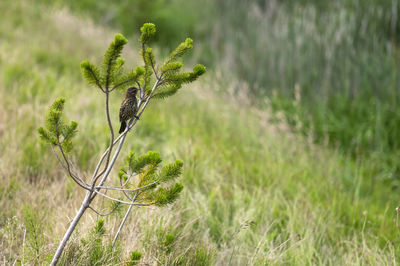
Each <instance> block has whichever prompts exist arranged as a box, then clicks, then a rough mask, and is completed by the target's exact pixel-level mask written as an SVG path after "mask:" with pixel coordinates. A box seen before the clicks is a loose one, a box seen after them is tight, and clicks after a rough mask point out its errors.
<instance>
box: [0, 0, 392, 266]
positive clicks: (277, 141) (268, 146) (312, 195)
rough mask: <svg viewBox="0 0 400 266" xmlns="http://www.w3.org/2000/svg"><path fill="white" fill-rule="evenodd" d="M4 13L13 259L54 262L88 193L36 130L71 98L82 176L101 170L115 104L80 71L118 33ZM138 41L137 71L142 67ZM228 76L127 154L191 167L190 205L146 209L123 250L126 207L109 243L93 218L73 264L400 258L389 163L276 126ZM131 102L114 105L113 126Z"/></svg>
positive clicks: (8, 237)
mask: <svg viewBox="0 0 400 266" xmlns="http://www.w3.org/2000/svg"><path fill="white" fill-rule="evenodd" d="M0 9H2V10H5V9H7V10H8V12H7V13H5V14H3V18H2V20H1V21H0V37H1V38H0V39H2V40H7V41H3V42H1V43H0V54H1V59H0V73H1V74H0V180H1V182H0V210H1V215H0V257H1V258H2V260H3V261H5V262H6V263H10V264H11V263H14V262H15V261H17V262H22V263H24V264H28V263H31V264H33V263H38V264H44V263H46V262H47V263H48V262H49V259H50V258H51V256H52V254H53V252H54V251H55V248H56V245H57V244H58V241H59V240H60V238H61V237H62V235H63V234H64V232H65V229H66V226H67V224H68V223H69V221H70V219H71V217H73V215H74V214H75V211H76V209H77V208H78V206H79V203H80V201H81V199H82V198H83V192H82V191H81V190H80V189H79V188H78V187H77V186H73V188H72V189H71V184H70V182H69V181H68V179H67V177H66V174H65V173H63V172H62V171H61V170H60V168H59V167H58V164H57V161H56V159H55V158H54V157H53V155H52V153H51V150H50V148H49V147H47V146H46V145H43V144H41V142H40V141H39V136H38V134H37V133H36V129H37V127H38V125H41V124H43V121H44V114H45V112H46V110H47V108H48V106H49V105H50V103H52V102H53V100H54V99H56V98H58V97H59V96H65V97H66V99H67V102H66V107H65V112H66V114H67V115H68V117H69V118H70V119H73V120H76V121H77V122H78V123H79V133H78V139H77V143H79V145H76V150H75V153H74V158H76V161H77V162H78V164H79V166H80V167H81V168H82V169H83V170H82V174H87V173H89V172H90V170H92V169H93V168H94V167H95V164H96V161H97V159H98V157H99V155H100V154H101V150H102V149H104V147H106V144H107V125H106V122H105V115H104V110H103V108H102V106H103V102H104V100H103V99H102V97H101V94H100V93H99V92H98V91H96V90H95V89H93V88H90V87H88V86H86V85H85V83H84V82H83V80H82V78H81V77H80V73H79V63H80V62H81V61H82V60H84V59H90V60H91V61H96V62H99V61H100V60H101V57H100V56H101V55H102V52H103V51H104V48H105V47H106V46H107V44H108V43H109V41H110V40H111V39H112V36H113V33H114V30H110V29H106V28H102V27H98V26H96V25H93V24H92V23H90V22H87V21H84V20H82V19H78V18H76V17H74V16H73V15H71V14H70V13H68V12H66V11H62V12H61V11H58V10H57V9H55V10H49V9H47V8H45V7H43V6H41V5H38V4H35V5H34V4H32V3H31V2H30V1H23V0H19V1H11V0H5V1H2V2H1V3H0ZM32 18H35V19H32ZM136 39H137V37H136V38H130V39H129V40H130V45H131V46H130V48H129V49H127V51H126V53H125V56H126V57H127V59H128V60H127V62H128V65H135V64H136V63H137V62H138V60H137V51H138V47H136V46H135V40H136ZM217 76H218V75H215V76H214V75H213V74H210V73H209V74H208V77H206V78H204V79H202V80H201V82H199V83H198V84H197V85H194V86H190V87H187V88H184V89H183V90H182V91H180V92H179V93H178V95H177V96H175V97H172V98H169V99H168V100H165V101H154V102H152V103H151V105H150V108H149V109H148V110H146V112H145V114H144V116H143V117H142V119H141V121H140V122H139V123H138V126H137V128H136V129H135V131H134V134H132V135H130V136H129V137H128V138H127V141H126V147H125V149H124V152H123V153H124V154H123V155H126V154H127V153H128V152H129V151H134V152H136V153H139V154H140V153H143V152H146V151H147V150H157V151H159V152H160V154H161V155H162V156H163V158H165V159H166V161H172V160H174V159H176V158H180V159H182V160H183V161H184V163H185V165H184V173H183V176H182V178H181V180H180V181H181V182H182V183H183V185H184V187H185V188H184V191H183V192H182V193H183V195H182V196H181V198H180V199H178V201H177V202H176V203H175V204H174V205H173V206H170V207H167V208H163V209H155V208H146V209H145V208H141V209H139V208H138V209H134V211H133V212H132V214H131V217H130V219H129V220H128V224H127V225H126V226H125V228H124V231H123V232H122V234H121V236H120V242H119V243H118V247H119V249H117V252H115V253H111V252H110V250H109V248H108V245H109V243H110V241H111V240H112V236H113V233H114V232H115V231H116V229H117V227H118V222H119V221H120V220H121V215H123V213H117V214H115V215H113V216H111V217H109V218H107V219H105V220H104V225H102V230H101V234H98V235H96V234H94V233H93V230H94V229H93V228H94V227H95V226H96V224H97V225H98V222H96V221H98V220H99V218H98V217H96V215H94V213H87V214H85V216H84V217H83V219H82V221H81V223H80V225H79V228H78V231H77V232H75V233H74V235H73V237H72V240H71V242H70V243H69V245H68V247H67V249H66V253H65V255H64V257H63V261H64V262H65V263H74V264H85V263H86V264H90V263H93V264H94V263H96V262H98V263H103V264H115V263H117V262H120V263H122V262H124V261H125V262H126V261H128V260H130V257H131V254H132V252H139V253H141V254H142V256H141V258H140V262H141V263H150V264H165V265H171V264H174V263H175V264H181V265H209V264H212V265H215V264H217V265H226V264H227V263H231V264H233V265H246V264H247V265H266V264H293V265H307V264H323V265H325V264H328V265H359V264H372V265H395V264H397V262H398V260H399V257H400V250H399V246H398V245H397V243H398V242H399V241H400V235H399V229H398V219H397V216H396V214H395V212H394V209H395V207H396V206H397V204H398V203H399V202H400V196H399V195H398V194H396V193H394V192H393V190H392V188H391V186H389V185H387V184H386V183H385V182H384V181H382V180H379V178H381V177H382V175H381V172H379V171H371V169H373V167H374V165H375V164H379V163H380V162H379V161H378V162H374V161H373V160H366V159H364V158H359V160H354V158H353V157H352V156H350V155H348V154H346V153H343V152H342V151H341V150H340V149H335V148H332V147H331V146H326V145H319V146H317V145H315V144H314V143H313V140H312V137H309V138H307V137H304V136H302V135H296V134H293V133H292V131H291V130H290V125H288V124H287V123H285V122H279V123H271V122H270V120H271V119H273V118H274V116H273V115H272V112H270V111H266V110H259V109H256V108H255V107H252V106H251V105H249V104H248V102H249V99H248V97H247V96H241V97H232V96H231V95H230V94H228V93H225V92H223V93H221V92H220V93H218V92H217V91H229V90H228V88H230V87H232V86H234V85H232V83H233V81H232V80H229V81H228V80H227V79H224V78H218V77H217ZM122 97H123V95H122V94H115V95H114V96H113V97H112V100H111V101H112V104H111V110H112V114H113V116H112V119H113V121H118V107H119V104H120V102H121V99H122ZM275 118H276V117H275ZM120 163H122V161H121V162H120ZM388 171H389V172H390V169H389V170H388ZM113 178H115V180H116V179H117V175H116V172H115V173H114V176H113ZM96 204H97V207H99V208H101V207H102V206H103V207H104V208H108V207H109V205H110V203H107V202H104V205H103V203H102V201H99V202H97V203H96ZM97 231H99V230H97ZM38 232H40V234H38ZM94 236H96V237H94Z"/></svg>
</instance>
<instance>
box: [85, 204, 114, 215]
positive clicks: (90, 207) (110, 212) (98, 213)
mask: <svg viewBox="0 0 400 266" xmlns="http://www.w3.org/2000/svg"><path fill="white" fill-rule="evenodd" d="M88 208H89V209H91V210H92V211H94V212H95V213H96V214H97V215H100V216H108V215H110V214H112V213H113V212H114V211H115V210H116V209H117V208H118V205H116V206H115V207H114V208H113V209H112V210H111V211H109V212H107V213H100V212H99V211H96V210H95V209H94V208H93V207H92V206H90V205H89V206H88Z"/></svg>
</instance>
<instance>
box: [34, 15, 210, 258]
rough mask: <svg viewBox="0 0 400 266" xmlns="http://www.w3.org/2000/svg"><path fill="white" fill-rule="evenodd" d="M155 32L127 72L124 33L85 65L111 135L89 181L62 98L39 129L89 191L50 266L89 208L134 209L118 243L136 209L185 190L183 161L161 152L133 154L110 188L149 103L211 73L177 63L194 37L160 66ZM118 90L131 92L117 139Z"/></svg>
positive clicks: (145, 35)
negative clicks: (113, 102)
mask: <svg viewBox="0 0 400 266" xmlns="http://www.w3.org/2000/svg"><path fill="white" fill-rule="evenodd" d="M155 33H156V27H155V25H154V24H152V23H145V24H144V25H143V27H142V28H141V36H140V38H139V42H140V45H141V49H140V55H141V58H142V60H143V65H142V66H138V67H137V68H136V69H134V70H130V71H125V70H124V65H125V60H124V59H123V58H122V57H121V52H122V50H123V48H124V46H125V45H126V44H127V40H126V39H125V37H124V36H122V35H121V34H117V35H115V37H114V40H113V42H111V44H110V46H109V47H108V49H107V50H106V52H105V55H104V58H103V62H102V64H101V65H100V66H96V65H94V64H92V63H90V62H89V61H83V62H82V63H81V70H82V75H83V77H84V79H85V80H86V81H87V82H88V84H89V85H92V86H93V87H95V88H97V89H98V90H99V91H100V92H101V93H103V94H104V97H105V111H106V123H107V125H108V131H109V135H110V137H109V145H108V148H107V149H106V150H105V151H104V153H103V154H102V156H101V157H100V159H99V162H98V164H97V166H96V168H95V169H94V171H93V173H92V175H91V177H90V178H89V177H84V176H82V175H81V173H83V172H84V171H79V170H78V169H76V166H75V165H76V164H74V163H73V161H72V159H71V156H70V154H71V152H72V150H73V144H74V143H73V138H74V136H75V135H76V134H77V128H78V123H77V122H75V121H71V122H67V120H66V119H65V116H64V114H63V113H64V104H65V99H64V98H59V99H57V100H56V101H55V102H54V103H53V104H52V105H51V106H50V109H49V112H48V114H47V117H46V124H45V127H40V128H39V130H38V131H39V134H40V136H41V138H42V139H43V140H44V141H46V142H47V143H49V145H50V146H51V148H52V150H53V152H54V154H55V156H56V157H57V159H58V161H59V163H60V165H61V167H62V168H64V169H65V171H66V172H67V173H68V175H69V176H70V178H71V179H72V180H73V181H74V182H75V183H76V184H77V185H78V186H80V187H81V188H82V189H84V190H86V195H85V197H84V199H83V201H82V204H81V207H80V208H79V210H78V212H77V213H76V215H75V218H74V219H73V220H72V222H71V224H70V225H69V228H68V230H67V231H66V233H65V235H64V237H63V239H62V240H61V241H60V243H59V246H58V248H57V250H56V253H55V255H54V257H53V259H52V262H51V265H56V264H57V262H58V260H59V258H60V256H61V254H62V252H63V249H64V247H65V245H66V243H67V242H68V240H69V238H70V236H71V234H72V232H73V231H74V229H75V228H76V226H77V224H78V223H79V220H80V219H81V217H82V215H83V214H84V213H85V211H86V210H88V209H90V210H92V211H94V212H95V213H96V214H98V215H100V216H107V215H110V214H111V213H112V212H113V211H115V210H116V209H117V208H118V206H120V205H128V206H129V208H128V210H127V212H126V214H125V216H124V218H123V220H122V222H121V224H120V227H119V229H118V231H117V233H116V235H115V237H114V241H113V245H114V244H115V241H116V240H117V238H118V235H119V233H120V232H121V229H122V228H123V226H124V224H125V222H126V219H127V217H128V215H129V213H130V211H131V209H132V207H133V206H151V205H155V206H165V205H167V204H170V203H173V202H174V201H175V200H176V199H177V197H178V196H179V194H180V192H181V191H182V189H183V186H182V185H181V184H180V183H177V182H176V181H175V180H176V178H177V177H178V176H179V175H180V174H181V172H182V167H183V162H182V161H180V160H176V161H175V162H174V163H169V164H164V165H162V164H161V163H162V159H161V156H160V154H159V153H157V152H148V153H146V154H144V155H139V156H137V155H135V154H134V153H133V152H131V153H130V154H129V155H128V156H127V158H126V159H125V165H124V166H123V167H122V168H121V171H120V172H119V174H118V177H116V178H118V180H119V185H117V186H115V185H111V184H113V183H111V182H110V180H109V176H110V173H111V170H112V169H113V168H114V167H115V162H116V160H117V158H118V156H119V154H120V151H121V149H122V147H123V144H124V141H125V138H126V136H127V134H128V133H129V132H131V130H132V128H133V127H134V126H135V125H136V124H137V122H138V120H139V119H140V117H141V116H142V114H143V112H144V111H145V109H146V107H147V105H148V103H149V101H150V100H151V99H153V98H154V99H164V98H167V97H170V96H172V95H173V94H175V93H176V92H177V91H178V90H179V89H180V88H181V87H182V85H184V84H186V83H191V82H193V81H195V80H196V79H197V78H198V77H199V76H201V75H202V74H204V73H205V71H206V69H205V67H204V66H203V65H196V66H195V67H194V68H193V70H192V71H190V72H184V71H182V67H183V64H182V63H181V62H179V61H178V60H179V58H180V57H181V56H182V55H184V54H185V53H186V52H188V51H189V50H191V49H192V48H193V41H192V40H191V39H190V38H188V39H186V40H185V42H183V43H181V44H180V45H179V46H178V47H177V48H176V49H175V50H174V51H173V52H172V53H171V54H170V56H169V57H168V58H167V59H166V60H165V62H164V63H163V64H161V65H157V63H156V59H155V56H154V54H153V50H152V49H151V48H149V47H147V45H148V42H149V40H150V39H151V38H152V37H153V36H154V34H155ZM116 90H121V91H127V92H126V97H125V100H124V101H123V103H122V105H121V110H120V116H119V117H120V121H118V124H119V123H121V127H120V132H119V133H120V135H118V136H117V134H116V131H115V129H114V126H113V125H114V124H115V121H112V119H111V115H110V108H109V105H110V97H111V95H112V93H113V92H114V91H116ZM75 145H77V144H75ZM97 196H100V197H103V198H105V199H107V200H111V201H112V202H114V206H115V207H114V208H113V209H112V210H111V211H110V212H108V213H100V212H99V211H98V210H96V209H95V208H94V206H93V200H94V199H95V198H96V197H97ZM132 260H134V259H132Z"/></svg>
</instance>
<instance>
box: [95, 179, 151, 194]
mask: <svg viewBox="0 0 400 266" xmlns="http://www.w3.org/2000/svg"><path fill="white" fill-rule="evenodd" d="M155 184H157V181H154V182H152V183H150V184H148V185H145V186H143V187H139V188H133V189H129V188H119V187H105V186H97V187H95V188H96V189H105V190H118V191H127V192H134V191H139V190H141V189H145V188H148V187H151V186H153V185H155Z"/></svg>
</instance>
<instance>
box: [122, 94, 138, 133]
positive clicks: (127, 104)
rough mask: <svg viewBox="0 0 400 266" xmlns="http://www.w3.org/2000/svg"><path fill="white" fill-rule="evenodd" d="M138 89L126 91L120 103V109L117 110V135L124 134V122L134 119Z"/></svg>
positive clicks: (136, 109)
mask: <svg viewBox="0 0 400 266" xmlns="http://www.w3.org/2000/svg"><path fill="white" fill-rule="evenodd" d="M138 90H139V89H138V88H136V87H130V88H128V90H127V91H126V95H125V99H124V100H123V101H122V103H121V107H120V109H119V121H120V122H121V127H120V129H119V133H120V134H121V133H122V132H124V130H125V128H126V121H128V120H129V119H131V118H132V117H136V119H139V118H138V117H137V116H135V115H136V112H137V111H138V104H137V99H136V93H137V91H138Z"/></svg>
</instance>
